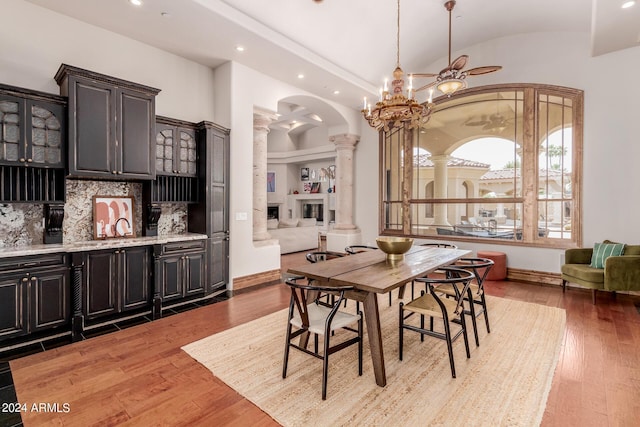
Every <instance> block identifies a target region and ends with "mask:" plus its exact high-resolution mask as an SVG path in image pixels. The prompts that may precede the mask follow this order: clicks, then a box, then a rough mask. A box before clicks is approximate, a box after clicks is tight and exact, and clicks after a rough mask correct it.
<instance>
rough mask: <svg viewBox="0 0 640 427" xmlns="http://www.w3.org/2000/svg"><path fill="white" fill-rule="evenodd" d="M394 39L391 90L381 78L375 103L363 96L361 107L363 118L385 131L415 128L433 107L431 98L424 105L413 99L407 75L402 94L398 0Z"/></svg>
mask: <svg viewBox="0 0 640 427" xmlns="http://www.w3.org/2000/svg"><path fill="white" fill-rule="evenodd" d="M396 40H397V42H396V69H395V70H393V80H392V81H391V91H389V88H388V82H387V80H386V79H385V81H384V87H383V88H382V89H380V97H379V99H378V102H376V104H375V106H374V107H372V106H371V104H368V103H367V98H366V97H365V98H364V103H363V106H362V114H363V116H364V118H365V119H366V120H367V122H368V123H369V126H371V127H373V128H375V129H376V130H377V131H380V130H384V131H385V132H388V131H389V130H391V129H392V128H394V127H400V126H402V125H404V124H405V123H408V125H409V128H410V129H413V128H416V127H418V126H420V125H423V124H425V123H427V122H428V121H429V115H430V114H431V109H432V107H433V104H432V103H431V97H430V98H429V101H428V102H427V104H426V105H423V104H420V103H418V102H417V101H416V100H415V98H414V97H413V96H414V94H415V91H414V90H413V81H412V77H411V76H409V87H408V89H407V91H406V96H405V92H404V71H402V68H400V0H398V20H397V37H396Z"/></svg>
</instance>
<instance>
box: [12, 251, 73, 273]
mask: <svg viewBox="0 0 640 427" xmlns="http://www.w3.org/2000/svg"><path fill="white" fill-rule="evenodd" d="M66 265H67V254H64V253H58V254H47V255H33V256H25V257H11V258H0V272H5V271H15V270H22V269H25V268H26V269H28V270H29V271H30V270H32V269H34V268H40V267H53V266H66Z"/></svg>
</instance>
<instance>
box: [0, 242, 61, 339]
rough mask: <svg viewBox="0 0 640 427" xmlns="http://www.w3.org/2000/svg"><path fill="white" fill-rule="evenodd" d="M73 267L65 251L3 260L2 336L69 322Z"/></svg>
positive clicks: (0, 287)
mask: <svg viewBox="0 0 640 427" xmlns="http://www.w3.org/2000/svg"><path fill="white" fill-rule="evenodd" d="M69 293H70V286H69V268H68V266H67V256H66V255H65V254H51V255H41V256H30V257H20V258H4V259H2V260H1V261H0V340H4V339H8V338H14V337H19V336H22V335H26V334H29V333H33V332H38V331H43V330H47V329H52V328H55V327H58V326H62V325H65V324H68V323H69V319H70V312H71V311H70V295H69Z"/></svg>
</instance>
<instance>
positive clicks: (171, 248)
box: [162, 239, 207, 255]
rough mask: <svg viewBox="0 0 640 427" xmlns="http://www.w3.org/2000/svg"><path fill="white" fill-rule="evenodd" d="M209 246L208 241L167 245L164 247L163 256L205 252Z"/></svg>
mask: <svg viewBox="0 0 640 427" xmlns="http://www.w3.org/2000/svg"><path fill="white" fill-rule="evenodd" d="M206 245H207V240H206V239H203V240H190V241H185V242H173V243H165V244H164V245H162V255H171V254H175V253H177V252H180V253H184V252H193V251H203V250H205V248H206Z"/></svg>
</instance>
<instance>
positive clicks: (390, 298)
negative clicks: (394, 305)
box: [389, 292, 391, 307]
mask: <svg viewBox="0 0 640 427" xmlns="http://www.w3.org/2000/svg"><path fill="white" fill-rule="evenodd" d="M389 307H391V292H389Z"/></svg>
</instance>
